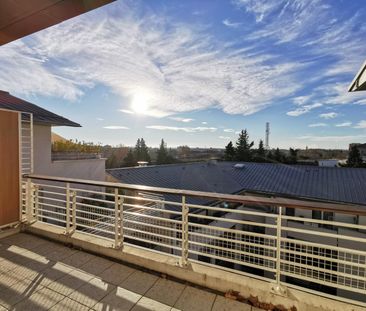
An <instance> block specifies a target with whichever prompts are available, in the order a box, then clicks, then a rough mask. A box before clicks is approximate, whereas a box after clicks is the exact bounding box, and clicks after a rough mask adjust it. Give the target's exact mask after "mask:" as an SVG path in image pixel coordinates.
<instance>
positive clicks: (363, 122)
mask: <svg viewBox="0 0 366 311" xmlns="http://www.w3.org/2000/svg"><path fill="white" fill-rule="evenodd" d="M354 128H355V129H366V120H361V121H360V122H358V123H357V124H356V125H355V126H354Z"/></svg>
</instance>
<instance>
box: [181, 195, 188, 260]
mask: <svg viewBox="0 0 366 311" xmlns="http://www.w3.org/2000/svg"><path fill="white" fill-rule="evenodd" d="M188 215H189V207H188V206H187V204H186V197H185V196H182V257H181V265H182V267H187V266H188V247H189V241H188V237H189V236H188Z"/></svg>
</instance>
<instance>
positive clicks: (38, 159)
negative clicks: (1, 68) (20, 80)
mask: <svg viewBox="0 0 366 311" xmlns="http://www.w3.org/2000/svg"><path fill="white" fill-rule="evenodd" d="M0 109H5V110H13V111H20V112H25V113H31V114H32V115H33V173H35V174H42V175H50V176H58V177H68V178H81V179H92V180H99V181H104V180H105V159H101V158H95V159H81V160H79V159H76V160H73V159H68V160H63V161H53V160H52V151H51V146H52V142H51V141H52V138H51V137H52V127H54V126H72V127H81V125H80V124H78V123H75V122H73V121H70V120H68V119H66V118H64V117H62V116H59V115H57V114H54V113H52V112H50V111H48V110H45V109H43V108H41V107H39V106H36V105H34V104H32V103H30V102H27V101H25V100H22V99H20V98H17V97H15V96H12V95H11V94H9V93H8V92H5V91H0ZM23 130H26V129H23ZM28 130H30V128H28ZM29 139H30V138H29Z"/></svg>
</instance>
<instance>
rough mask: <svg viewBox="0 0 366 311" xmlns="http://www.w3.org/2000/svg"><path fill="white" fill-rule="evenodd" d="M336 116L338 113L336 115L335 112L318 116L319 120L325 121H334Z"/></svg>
mask: <svg viewBox="0 0 366 311" xmlns="http://www.w3.org/2000/svg"><path fill="white" fill-rule="evenodd" d="M337 116H338V113H336V112H328V113H321V114H320V115H319V117H320V118H323V119H325V120H329V119H334V118H336V117H337Z"/></svg>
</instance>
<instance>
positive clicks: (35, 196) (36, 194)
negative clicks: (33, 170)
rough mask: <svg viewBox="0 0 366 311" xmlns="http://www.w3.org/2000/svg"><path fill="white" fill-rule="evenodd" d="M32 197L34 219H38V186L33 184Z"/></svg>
mask: <svg viewBox="0 0 366 311" xmlns="http://www.w3.org/2000/svg"><path fill="white" fill-rule="evenodd" d="M33 197H34V219H35V220H38V207H39V186H38V185H34V186H33Z"/></svg>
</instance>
